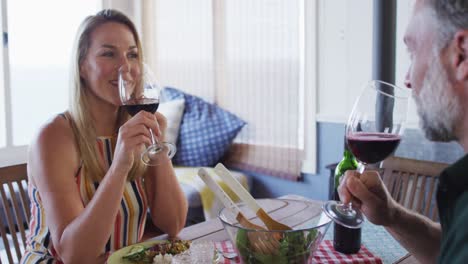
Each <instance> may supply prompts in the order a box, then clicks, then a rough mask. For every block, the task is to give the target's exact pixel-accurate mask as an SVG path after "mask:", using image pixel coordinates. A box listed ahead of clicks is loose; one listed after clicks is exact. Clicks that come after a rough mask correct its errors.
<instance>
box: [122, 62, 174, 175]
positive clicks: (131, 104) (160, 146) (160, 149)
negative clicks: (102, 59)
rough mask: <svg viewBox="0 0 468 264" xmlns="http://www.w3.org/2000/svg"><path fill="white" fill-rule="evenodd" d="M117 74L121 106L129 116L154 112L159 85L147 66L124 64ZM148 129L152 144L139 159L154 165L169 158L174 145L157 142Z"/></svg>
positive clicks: (172, 153) (159, 90)
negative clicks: (142, 112)
mask: <svg viewBox="0 0 468 264" xmlns="http://www.w3.org/2000/svg"><path fill="white" fill-rule="evenodd" d="M140 69H141V70H140ZM118 75H119V76H118V86H119V94H120V100H121V103H122V106H121V107H122V108H123V109H125V110H126V111H127V112H128V114H129V115H131V116H134V115H136V114H137V113H138V112H140V111H146V112H150V113H152V114H154V113H155V112H156V111H157V109H158V107H159V100H160V94H161V87H160V86H159V84H158V82H157V81H156V78H155V77H154V74H153V73H152V71H151V70H150V69H149V67H148V66H147V65H145V64H142V65H139V66H133V68H132V67H131V66H129V65H124V66H122V67H120V68H119V72H118ZM149 131H150V135H151V142H152V144H151V145H150V146H149V147H148V148H146V150H145V151H144V152H143V153H142V154H141V160H142V162H143V163H145V164H146V165H148V166H156V165H159V164H160V163H161V162H164V161H166V160H167V158H169V159H171V158H172V157H173V156H174V155H175V153H176V147H175V146H174V144H172V143H169V142H158V141H157V140H156V137H155V136H154V133H153V131H152V130H151V129H149Z"/></svg>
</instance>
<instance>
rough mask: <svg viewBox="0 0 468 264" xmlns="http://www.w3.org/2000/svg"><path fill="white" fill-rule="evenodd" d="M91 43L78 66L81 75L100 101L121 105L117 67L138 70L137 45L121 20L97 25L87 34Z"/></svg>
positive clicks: (131, 71)
mask: <svg viewBox="0 0 468 264" xmlns="http://www.w3.org/2000/svg"><path fill="white" fill-rule="evenodd" d="M90 39H91V41H90V46H89V48H88V53H87V54H86V56H85V59H84V60H83V62H82V63H81V65H80V76H81V78H82V79H84V81H85V85H86V87H87V88H88V89H89V90H90V91H91V93H92V95H93V96H95V97H96V98H97V99H98V100H99V101H102V102H106V103H109V104H112V105H115V106H119V105H121V101H120V96H119V89H118V72H119V68H120V67H126V69H130V74H132V75H133V76H135V75H134V74H135V73H136V72H139V59H138V58H139V56H138V52H139V51H138V48H137V44H136V42H135V38H134V37H133V34H132V32H131V31H130V29H129V28H128V27H127V26H125V25H123V24H120V23H116V22H109V23H105V24H102V25H100V26H98V27H97V28H96V29H95V30H94V31H93V32H91V35H90Z"/></svg>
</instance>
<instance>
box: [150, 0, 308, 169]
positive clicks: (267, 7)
mask: <svg viewBox="0 0 468 264" xmlns="http://www.w3.org/2000/svg"><path fill="white" fill-rule="evenodd" d="M305 2H306V1H304V0H294V1H283V0H256V1H251V0H236V1H216V0H200V1H196V3H194V2H193V1H191V0H159V1H157V2H156V4H155V5H154V7H153V8H154V10H153V13H154V16H152V17H153V19H152V22H153V23H155V24H156V25H155V30H154V31H152V32H143V41H145V36H148V33H150V34H152V35H154V37H152V38H151V39H152V40H154V43H151V45H150V46H146V48H148V47H150V48H152V49H155V50H156V51H155V52H154V56H153V57H152V58H150V60H152V61H154V62H155V63H154V64H155V69H156V73H157V75H158V76H159V78H160V79H161V80H162V83H163V84H164V85H166V86H173V87H176V88H179V89H182V90H184V91H185V92H189V93H192V94H195V95H198V96H201V97H203V98H204V99H206V100H208V101H211V102H214V103H216V104H218V105H220V106H221V107H223V108H225V109H227V110H229V111H231V112H233V113H235V114H236V115H238V116H240V117H241V118H242V119H244V120H246V121H247V123H248V125H247V126H246V127H245V128H244V130H243V131H242V133H241V135H239V136H238V138H237V141H236V143H237V144H236V145H235V146H234V147H233V148H231V150H233V151H241V152H242V153H243V154H242V155H235V156H237V157H239V156H244V158H243V159H241V160H234V161H233V160H231V161H232V162H234V163H237V165H239V164H241V163H242V164H245V163H246V162H247V163H249V162H250V161H252V160H254V161H255V164H248V166H249V169H252V168H254V169H257V170H259V171H262V172H266V173H268V174H277V175H278V176H280V177H285V178H288V177H289V176H290V175H291V174H294V176H293V177H297V176H299V174H300V169H301V163H302V162H303V157H304V151H305V145H306V140H305V136H306V135H307V136H311V137H315V133H307V132H305V129H306V127H307V128H308V129H314V128H315V127H312V126H306V124H305V116H306V115H305V107H306V106H305V104H306V103H305V102H306V101H308V100H313V99H312V98H306V97H305V96H306V92H305V89H306V88H305V78H308V77H310V76H305V63H306V62H305V39H306V38H305V34H306V32H310V30H309V31H306V27H307V26H311V27H313V26H314V25H307V24H306V23H305V12H306V6H305V5H306V3H305ZM309 5H310V4H309ZM310 6H311V5H310ZM311 15H315V14H311ZM308 81H309V82H307V83H308V84H309V85H310V86H314V83H311V82H310V80H308ZM309 89H313V88H312V87H309ZM307 95H308V96H311V94H309V93H307ZM309 117H311V116H309ZM308 122H313V121H311V120H308ZM236 148H237V150H236ZM312 151H314V150H312ZM246 153H247V154H246ZM231 156H232V155H231ZM309 156H310V155H309ZM313 158H315V156H313ZM313 162H315V160H314V161H313ZM309 168H312V170H314V169H315V166H309Z"/></svg>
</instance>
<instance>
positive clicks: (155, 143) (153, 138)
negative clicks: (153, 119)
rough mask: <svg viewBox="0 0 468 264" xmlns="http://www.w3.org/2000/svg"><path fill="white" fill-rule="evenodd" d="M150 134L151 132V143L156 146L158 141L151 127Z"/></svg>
mask: <svg viewBox="0 0 468 264" xmlns="http://www.w3.org/2000/svg"><path fill="white" fill-rule="evenodd" d="M149 131H150V134H151V143H152V144H153V145H154V146H155V145H158V141H157V140H156V137H155V136H154V133H153V130H152V129H151V128H150V129H149Z"/></svg>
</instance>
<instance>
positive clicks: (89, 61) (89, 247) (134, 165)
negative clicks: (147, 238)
mask: <svg viewBox="0 0 468 264" xmlns="http://www.w3.org/2000/svg"><path fill="white" fill-rule="evenodd" d="M142 57H143V56H142V49H141V43H140V40H139V37H138V34H137V31H136V29H135V26H134V25H133V23H132V22H131V21H130V20H129V19H128V18H127V17H126V16H125V15H123V14H122V13H120V12H118V11H115V10H103V11H101V12H99V13H97V14H96V15H94V16H89V17H88V18H86V19H85V20H84V21H83V23H82V25H81V26H80V29H79V31H78V34H77V37H76V40H75V47H74V54H73V60H72V65H71V70H72V71H71V76H72V78H71V100H70V108H69V109H68V111H67V112H65V113H64V114H62V115H58V116H56V117H54V118H53V119H52V120H50V121H49V122H48V123H46V124H45V125H44V126H43V127H42V128H41V130H40V131H39V133H38V135H37V137H36V138H35V139H34V141H33V142H32V144H31V147H30V153H29V162H28V173H29V183H30V184H29V196H30V199H31V208H32V209H31V210H32V211H31V212H32V217H31V223H30V224H31V229H30V235H29V238H28V246H27V249H26V252H25V254H24V256H23V259H22V263H67V264H68V263H103V262H105V259H106V257H107V255H108V253H109V252H112V251H114V250H117V249H119V248H121V247H124V246H127V245H130V244H133V243H137V242H139V241H140V240H141V238H142V235H143V232H144V226H145V222H146V215H147V214H146V212H147V210H148V209H149V210H150V212H151V217H152V220H153V223H154V224H155V225H156V226H157V227H159V228H160V229H161V230H162V231H164V232H166V233H167V234H169V235H170V236H175V235H177V233H178V232H179V231H180V230H181V229H182V228H183V226H184V224H185V219H186V214H187V201H186V199H185V196H184V194H183V192H182V190H181V189H180V187H179V184H178V182H177V179H176V177H175V174H174V169H173V167H172V163H171V161H170V159H167V161H166V162H165V163H163V164H161V165H159V166H155V167H145V165H144V164H142V162H141V160H140V153H141V152H142V149H143V147H144V146H145V145H148V144H150V133H149V129H152V130H153V131H154V132H155V134H156V136H157V137H158V139H160V140H162V139H163V138H164V131H165V128H166V121H165V119H164V117H163V116H162V115H161V114H159V113H155V114H151V113H147V112H145V111H141V112H139V113H138V114H137V115H135V116H134V117H130V116H129V115H128V114H127V113H125V112H124V111H121V110H120V108H119V106H120V104H121V102H120V99H119V92H118V88H117V74H118V69H119V68H120V67H121V66H123V65H129V66H131V67H140V66H141V65H142Z"/></svg>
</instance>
